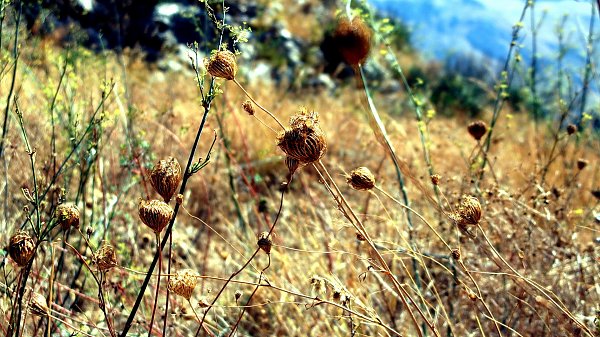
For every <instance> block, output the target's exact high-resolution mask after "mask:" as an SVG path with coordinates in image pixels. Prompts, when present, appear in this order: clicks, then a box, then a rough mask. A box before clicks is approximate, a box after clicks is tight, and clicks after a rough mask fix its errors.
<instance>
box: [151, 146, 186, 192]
mask: <svg viewBox="0 0 600 337" xmlns="http://www.w3.org/2000/svg"><path fill="white" fill-rule="evenodd" d="M181 179H182V175H181V166H180V165H179V162H178V161H177V159H175V158H173V157H169V158H167V159H163V160H159V161H158V163H156V165H154V168H152V171H150V183H151V184H152V187H154V190H155V191H156V192H158V194H160V196H161V197H163V199H164V200H165V202H169V201H171V198H172V197H173V195H174V194H175V192H176V191H177V187H178V186H179V183H180V182H181Z"/></svg>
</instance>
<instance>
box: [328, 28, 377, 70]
mask: <svg viewBox="0 0 600 337" xmlns="http://www.w3.org/2000/svg"><path fill="white" fill-rule="evenodd" d="M371 35H372V32H371V29H370V28H369V26H367V24H366V23H365V22H364V21H363V19H362V18H360V17H358V16H357V17H354V19H352V21H350V20H348V19H347V18H345V17H344V18H341V19H340V20H339V21H338V25H337V27H336V28H335V31H334V32H333V41H334V43H335V46H336V47H337V48H338V50H339V51H340V54H341V55H342V57H343V58H344V61H346V63H348V64H349V65H351V66H357V65H359V64H362V63H364V61H365V60H366V59H367V57H368V56H369V51H370V50H371Z"/></svg>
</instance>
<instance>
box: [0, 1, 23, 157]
mask: <svg viewBox="0 0 600 337" xmlns="http://www.w3.org/2000/svg"><path fill="white" fill-rule="evenodd" d="M22 12H23V3H22V2H21V1H19V13H18V14H17V22H16V24H15V41H14V44H13V58H14V59H15V63H14V65H13V73H12V79H11V82H10V89H9V90H8V96H7V97H6V108H5V109H4V122H3V123H2V137H1V138H0V157H2V156H3V154H4V142H5V140H6V133H7V131H8V113H9V112H10V102H11V98H12V95H13V92H14V89H15V82H16V80H17V68H18V65H19V26H20V24H21V14H22ZM3 17H4V16H3Z"/></svg>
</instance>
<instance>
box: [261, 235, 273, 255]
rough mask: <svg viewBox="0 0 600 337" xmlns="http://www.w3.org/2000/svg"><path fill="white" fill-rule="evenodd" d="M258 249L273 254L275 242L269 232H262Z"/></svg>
mask: <svg viewBox="0 0 600 337" xmlns="http://www.w3.org/2000/svg"><path fill="white" fill-rule="evenodd" d="M257 244H258V247H259V248H260V249H262V250H263V251H264V252H265V253H267V254H271V247H272V246H273V240H271V237H270V235H269V232H262V233H260V235H259V236H258V242H257Z"/></svg>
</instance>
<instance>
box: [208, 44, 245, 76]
mask: <svg viewBox="0 0 600 337" xmlns="http://www.w3.org/2000/svg"><path fill="white" fill-rule="evenodd" d="M204 63H205V65H206V70H207V71H208V73H209V74H211V76H213V77H220V78H224V79H226V80H233V79H234V78H235V74H236V73H237V63H236V59H235V54H234V53H232V52H230V51H229V50H223V51H217V52H213V54H212V55H211V56H210V58H209V59H205V61H204Z"/></svg>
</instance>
